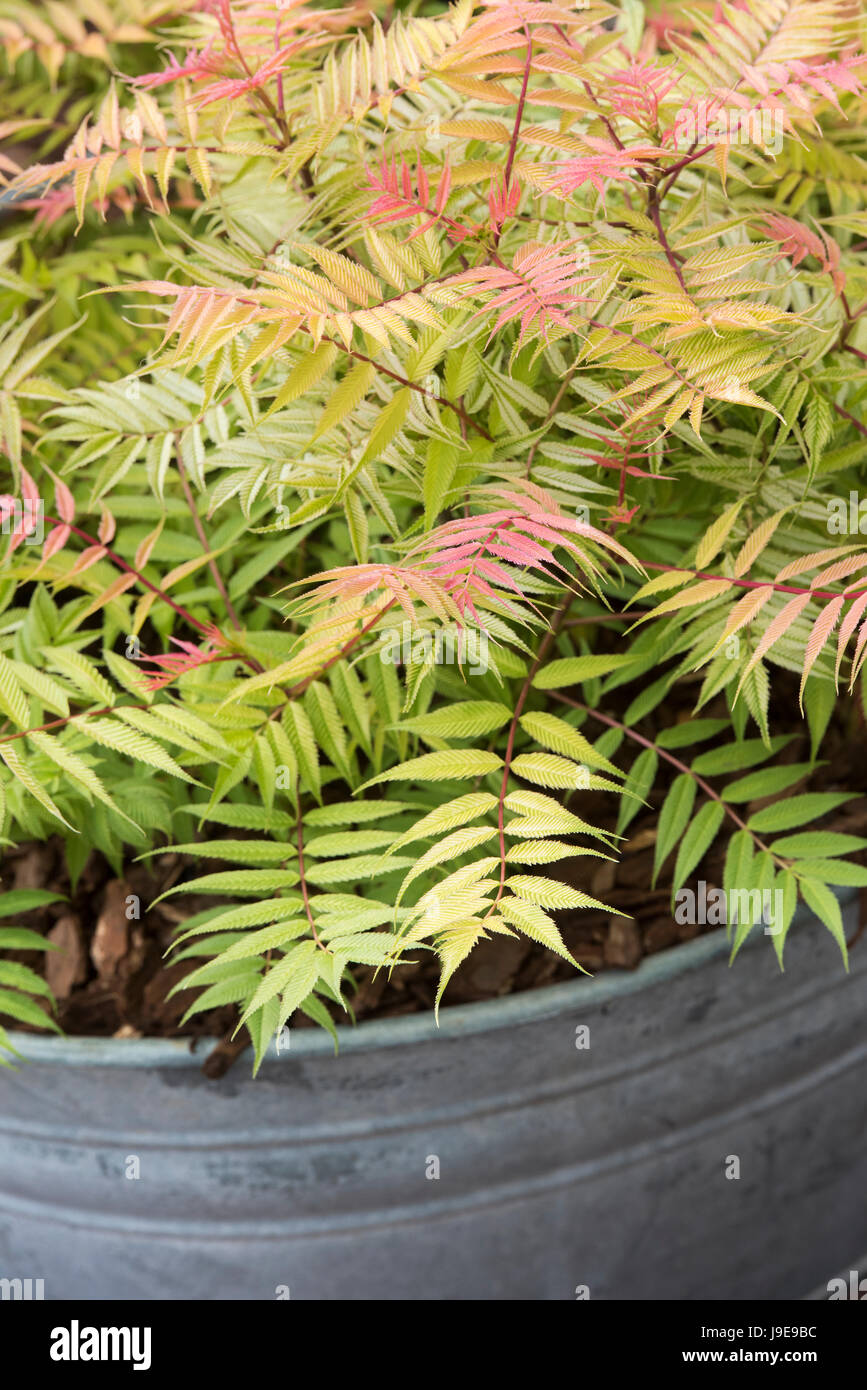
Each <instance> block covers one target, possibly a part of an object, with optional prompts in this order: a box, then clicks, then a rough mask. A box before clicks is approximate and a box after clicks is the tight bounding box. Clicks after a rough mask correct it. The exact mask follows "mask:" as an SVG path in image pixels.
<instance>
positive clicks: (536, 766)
mask: <svg viewBox="0 0 867 1390" xmlns="http://www.w3.org/2000/svg"><path fill="white" fill-rule="evenodd" d="M511 770H512V772H514V774H515V776H516V777H523V778H524V780H525V781H527V782H534V783H535V784H536V786H538V787H560V788H563V789H567V788H569V789H572V790H573V791H574V789H575V788H576V787H582V786H584V785H586V780H587V769H586V768H583V767H579V765H578V764H577V763H573V762H572V761H571V760H570V759H569V758H558V757H557V756H556V754H554V753H521V754H520V755H519V756H518V757H517V758H513V759H512V767H511Z"/></svg>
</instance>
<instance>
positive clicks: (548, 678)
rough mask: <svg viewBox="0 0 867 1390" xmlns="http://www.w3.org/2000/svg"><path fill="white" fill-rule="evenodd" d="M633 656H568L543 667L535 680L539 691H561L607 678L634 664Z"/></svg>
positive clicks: (534, 682) (534, 683)
mask: <svg viewBox="0 0 867 1390" xmlns="http://www.w3.org/2000/svg"><path fill="white" fill-rule="evenodd" d="M634 660H635V658H634V657H632V656H567V657H563V658H562V659H561V660H558V661H551V662H549V663H548V665H547V666H543V667H542V669H541V671H538V672H537V673H536V675H535V676H534V678H533V685H534V686H535V688H536V689H537V690H559V689H560V688H561V687H563V686H566V685H579V684H580V683H581V681H589V680H593V679H594V677H595V676H607V675H608V673H609V672H610V671H619V670H620V668H621V667H622V666H628V665H629V664H630V663H631V662H634Z"/></svg>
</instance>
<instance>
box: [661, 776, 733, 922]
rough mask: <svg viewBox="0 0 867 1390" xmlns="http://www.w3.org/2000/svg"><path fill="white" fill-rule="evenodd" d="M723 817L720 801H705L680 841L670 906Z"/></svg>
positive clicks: (711, 840)
mask: <svg viewBox="0 0 867 1390" xmlns="http://www.w3.org/2000/svg"><path fill="white" fill-rule="evenodd" d="M724 818H725V807H724V806H723V805H722V803H721V802H720V801H706V802H705V803H704V805H703V806H702V807H701V808H700V809H699V811H698V814H697V815H696V817H695V819H694V820H693V822H692V824H691V825H690V827H689V829H688V830H687V832H686V834H685V835H684V837H683V839H682V840H681V842H680V848H679V849H678V851H677V859H676V861H675V865H674V876H673V880H672V889H671V893H672V907H673V906H674V898H675V895H676V893H677V890H678V889H679V888H680V887H682V885H683V884H684V883H685V882H686V880H687V879H688V878H689V876H690V874H691V873H692V871H693V869H694V868H695V867H696V865H697V864H699V863H700V862H701V860H702V859H703V858H704V856H705V855H706V854H707V852H708V850H709V849H710V847H711V845H712V844H713V842H714V840H715V839H716V837H717V835H718V834H719V830H720V826H721V825H722V823H723V820H724Z"/></svg>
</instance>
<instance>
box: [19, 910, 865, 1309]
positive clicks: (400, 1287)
mask: <svg viewBox="0 0 867 1390" xmlns="http://www.w3.org/2000/svg"><path fill="white" fill-rule="evenodd" d="M841 899H842V901H843V903H844V920H845V923H846V930H847V935H851V933H852V931H853V930H854V929H855V927H856V926H857V921H858V909H857V899H856V898H855V897H854V895H853V894H851V893H841ZM752 938H755V939H752ZM752 938H751V940H750V941H749V942H748V944H747V946H746V947H745V948H744V950H743V952H742V954H741V956H740V957H739V958H738V960H737V962H736V963H735V965H734V967H733V968H731V969H730V968H729V966H728V961H727V946H726V942H725V939H724V935H723V934H722V933H719V932H716V933H713V934H712V935H710V936H706V937H703V938H700V939H698V940H696V941H694V942H691V943H689V944H688V945H683V946H679V947H677V948H675V949H674V950H672V951H669V952H666V953H663V954H661V955H657V956H653V957H650V958H649V959H646V960H645V961H644V962H643V963H642V965H641V966H640V967H639V969H638V970H637V971H635V972H634V973H631V974H616V975H615V974H606V975H604V976H602V977H601V978H599V979H597V980H594V981H592V982H591V981H588V980H585V979H578V980H576V981H575V982H574V983H573V982H570V983H568V984H564V985H556V986H552V987H548V988H544V989H540V990H538V991H535V992H532V993H529V994H523V995H514V996H511V997H509V998H507V999H504V1000H498V1001H495V1002H493V1003H483V1004H476V1005H472V1006H469V1007H466V1008H464V1007H460V1008H454V1009H444V1010H443V1013H442V1015H441V1026H440V1028H439V1030H437V1029H436V1027H435V1026H434V1023H433V1020H432V1019H431V1018H429V1017H427V1016H415V1017H411V1018H406V1019H395V1020H391V1021H387V1022H384V1023H373V1024H363V1025H362V1026H361V1027H359V1028H358V1029H357V1030H355V1031H350V1030H341V1032H342V1034H343V1036H342V1038H341V1051H340V1056H339V1057H335V1056H334V1054H333V1048H332V1044H331V1041H330V1040H329V1039H328V1038H327V1037H326V1036H325V1035H324V1034H320V1033H319V1032H318V1031H316V1032H313V1031H306V1030H303V1031H301V1032H296V1033H294V1034H293V1035H292V1041H291V1046H290V1048H289V1050H288V1052H287V1051H285V1050H284V1051H283V1053H282V1054H281V1055H280V1056H279V1057H278V1056H274V1057H272V1058H269V1059H268V1060H267V1061H266V1062H265V1064H264V1065H263V1068H262V1071H261V1073H260V1076H259V1078H258V1079H257V1080H256V1081H253V1080H252V1079H251V1077H250V1075H249V1070H250V1067H249V1058H248V1056H247V1055H245V1056H244V1057H242V1059H241V1061H240V1062H239V1063H237V1064H236V1066H235V1068H234V1069H233V1070H232V1071H231V1072H230V1073H229V1074H228V1075H227V1076H226V1077H224V1078H223V1079H222V1080H221V1081H218V1082H214V1081H208V1080H206V1079H205V1078H204V1077H202V1075H201V1073H200V1070H199V1068H200V1065H201V1060H202V1054H198V1055H196V1056H191V1055H190V1054H189V1052H188V1051H187V1048H186V1045H185V1044H183V1043H174V1042H167V1041H158V1040H152V1041H149V1040H142V1041H122V1042H121V1041H113V1040H84V1039H67V1040H57V1039H50V1038H41V1037H40V1038H37V1037H34V1036H25V1035H21V1034H19V1035H18V1036H17V1037H16V1039H15V1041H16V1045H18V1046H19V1047H20V1049H21V1050H22V1051H23V1052H25V1054H26V1055H27V1056H29V1057H30V1058H32V1059H33V1060H32V1061H30V1062H29V1063H28V1064H27V1065H23V1066H21V1068H20V1069H19V1070H18V1071H17V1072H8V1071H4V1072H2V1073H0V1277H7V1278H13V1277H18V1278H22V1279H26V1278H33V1279H37V1278H42V1279H44V1280H45V1296H46V1298H47V1299H51V1298H68V1297H73V1298H90V1299H101V1298H123V1299H150V1298H173V1299H196V1298H206V1299H218V1298H225V1299H273V1298H276V1297H284V1298H285V1297H287V1296H288V1297H291V1298H293V1299H370V1298H381V1299H433V1300H437V1299H450V1298H451V1299H454V1298H457V1299H509V1298H515V1299H574V1298H575V1297H576V1296H582V1295H583V1296H586V1294H589V1297H590V1298H615V1299H632V1298H664V1299H692V1298H713V1299H717V1298H736V1299H753V1298H757V1299H775V1298H791V1297H802V1296H804V1295H806V1294H807V1293H808V1292H809V1291H810V1290H811V1289H814V1288H815V1287H817V1286H819V1285H821V1283H822V1282H824V1281H825V1280H826V1279H828V1278H829V1277H830V1276H831V1275H832V1274H834V1273H836V1272H837V1271H839V1270H840V1269H843V1268H847V1267H848V1262H849V1261H850V1260H851V1259H852V1258H853V1257H854V1256H855V1255H857V1254H858V1253H861V1252H863V1250H864V1249H867V1084H865V1058H867V1036H865V1024H864V1020H865V1013H867V1008H865V1006H867V944H863V943H862V944H860V945H859V947H858V948H857V949H856V950H855V951H854V952H853V956H852V969H851V974H850V975H849V976H846V975H845V974H844V972H843V969H842V965H841V961H840V956H839V952H838V950H837V947H836V946H835V945H834V943H833V942H832V940H831V938H830V937H829V935H828V933H827V931H826V930H825V928H823V927H821V926H820V925H819V924H818V923H817V922H816V921H815V919H802V920H801V922H800V924H799V925H798V926H796V927H794V928H793V930H792V933H791V935H790V938H789V941H788V944H787V948H786V972H785V974H781V973H780V971H779V968H778V966H777V963H776V958H775V955H774V952H773V949H772V946H771V943H770V942H769V941H768V940H767V939H762V937H761V935H760V933H759V931H758V929H757V930H756V931H755V932H754V933H753V934H752ZM582 1029H587V1030H589V1033H588V1034H584V1033H583V1032H581V1031H578V1030H582ZM584 1041H589V1047H581V1046H576V1043H581V1042H584ZM136 1160H138V1162H137V1163H136ZM738 1168H739V1176H737V1177H735V1176H733V1174H734V1173H735V1171H736V1170H737V1169H738ZM136 1172H138V1174H139V1176H135V1174H136ZM585 1290H586V1294H585Z"/></svg>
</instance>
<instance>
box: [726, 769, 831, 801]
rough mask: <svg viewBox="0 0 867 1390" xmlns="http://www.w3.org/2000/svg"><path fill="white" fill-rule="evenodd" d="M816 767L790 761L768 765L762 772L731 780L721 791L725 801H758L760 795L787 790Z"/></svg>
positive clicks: (771, 794) (769, 794) (774, 794)
mask: <svg viewBox="0 0 867 1390" xmlns="http://www.w3.org/2000/svg"><path fill="white" fill-rule="evenodd" d="M815 767H816V764H815V763H789V764H786V765H784V766H782V767H766V768H763V769H762V771H761V772H751V773H749V774H748V775H747V776H746V777H739V778H738V780H737V781H736V782H729V784H728V786H726V787H723V789H722V791H721V792H720V796H722V798H723V800H724V801H735V802H741V801H757V800H758V799H759V797H763V796H776V795H777V794H778V793H779V792H784V791H787V790H788V788H789V787H793V786H794V785H795V783H796V782H800V781H802V780H803V779H804V778H805V777H809V775H810V773H811V772H812V771H813V770H814V768H815Z"/></svg>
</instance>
